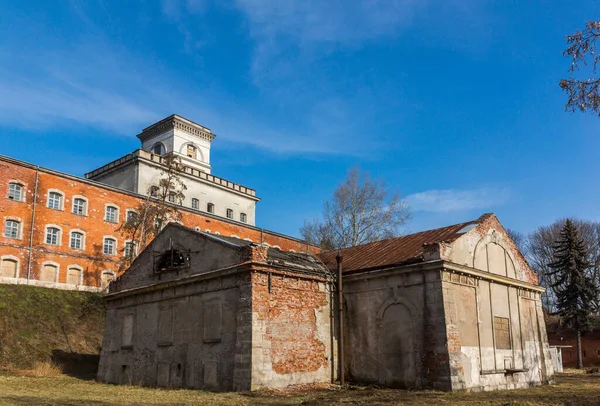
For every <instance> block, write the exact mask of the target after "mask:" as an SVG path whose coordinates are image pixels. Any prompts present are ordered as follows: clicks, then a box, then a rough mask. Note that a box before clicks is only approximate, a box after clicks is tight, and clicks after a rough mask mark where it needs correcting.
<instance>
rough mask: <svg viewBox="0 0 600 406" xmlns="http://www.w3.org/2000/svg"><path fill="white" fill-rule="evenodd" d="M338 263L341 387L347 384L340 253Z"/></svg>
mask: <svg viewBox="0 0 600 406" xmlns="http://www.w3.org/2000/svg"><path fill="white" fill-rule="evenodd" d="M335 260H336V261H337V273H338V274H337V280H338V283H337V293H338V327H339V333H338V359H339V363H340V366H339V375H340V385H344V384H345V379H344V298H343V296H342V293H343V290H342V255H341V254H340V253H339V252H338V254H337V256H336V257H335Z"/></svg>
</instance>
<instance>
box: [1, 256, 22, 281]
mask: <svg viewBox="0 0 600 406" xmlns="http://www.w3.org/2000/svg"><path fill="white" fill-rule="evenodd" d="M17 264H18V263H17V261H15V260H14V259H3V260H2V267H1V268H0V276H4V277H6V278H16V277H17Z"/></svg>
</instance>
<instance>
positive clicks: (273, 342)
mask: <svg viewBox="0 0 600 406" xmlns="http://www.w3.org/2000/svg"><path fill="white" fill-rule="evenodd" d="M338 254H340V255H341V257H342V268H343V289H344V291H343V296H342V297H343V301H344V308H343V310H344V312H343V315H344V316H343V317H344V319H343V321H344V323H343V326H344V328H343V329H342V330H343V333H344V337H345V339H344V340H343V342H344V348H343V351H342V354H344V355H343V356H344V361H345V362H344V364H345V367H344V372H345V376H346V377H347V379H348V380H349V381H352V382H357V383H374V384H380V385H385V386H391V387H404V388H436V389H440V390H461V389H472V390H492V389H511V388H520V387H527V386H533V385H540V384H544V383H548V382H549V381H551V380H552V377H553V374H554V371H553V367H552V363H551V360H550V352H549V346H548V338H547V335H546V330H545V325H544V319H543V314H542V308H541V301H540V295H541V293H542V292H543V288H541V287H540V286H539V285H538V283H537V276H536V274H535V272H533V271H532V270H531V268H529V266H528V265H527V262H526V261H525V259H524V257H523V256H522V254H521V253H520V252H519V250H518V249H517V247H516V245H515V244H514V242H513V241H512V240H511V239H510V238H509V237H508V234H507V233H506V230H505V229H504V228H503V227H502V225H501V224H500V223H499V221H498V220H497V218H496V217H495V216H494V215H493V214H486V215H483V216H482V217H480V218H479V219H477V220H475V221H471V222H466V223H461V224H456V225H452V226H449V227H444V228H439V229H435V230H430V231H425V232H421V233H416V234H411V235H407V236H403V237H399V238H393V239H388V240H383V241H379V242H375V243H370V244H365V245H361V246H357V247H353V248H348V249H344V250H341V251H339V253H338V252H325V253H322V254H320V256H319V257H313V256H310V255H308V254H301V253H296V252H290V251H287V252H286V251H281V250H279V249H275V248H270V247H267V246H263V245H257V244H254V243H252V242H249V241H245V240H240V239H237V238H234V237H223V236H216V235H211V234H207V233H202V232H198V231H194V230H192V229H189V228H186V227H183V226H181V225H178V224H170V225H168V226H167V227H166V228H165V229H164V230H163V231H162V232H161V233H160V234H159V235H158V236H157V237H156V239H155V240H154V241H153V243H152V244H151V245H149V246H148V247H147V248H146V249H145V250H144V251H143V252H142V254H141V255H140V256H139V257H138V258H137V259H136V260H135V261H134V263H133V264H132V266H131V267H130V268H129V269H128V270H127V271H126V272H125V273H123V275H121V276H120V277H119V278H118V279H117V280H116V281H115V282H113V283H112V284H111V286H110V293H109V295H108V296H107V303H108V313H107V320H106V328H105V332H104V338H103V347H102V352H101V358H100V366H99V370H98V378H99V379H100V380H102V381H105V382H111V383H122V384H140V385H148V386H160V387H185V388H200V389H216V390H251V389H258V388H262V387H283V386H288V385H293V384H306V383H327V382H331V381H333V380H335V379H337V369H338V368H337V367H338V365H339V359H338V351H337V343H338V341H337V338H338V334H339V331H338V328H337V327H338V325H339V324H338V323H337V315H338V314H339V312H338V311H337V310H338V309H336V306H335V303H336V302H337V299H336V291H335V286H336V278H335V272H334V271H335V268H336V255H338ZM340 341H341V340H340Z"/></svg>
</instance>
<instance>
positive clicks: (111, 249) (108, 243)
mask: <svg viewBox="0 0 600 406" xmlns="http://www.w3.org/2000/svg"><path fill="white" fill-rule="evenodd" d="M116 245H117V242H116V241H115V239H114V238H105V239H104V244H103V245H102V253H103V254H104V255H115V246H116Z"/></svg>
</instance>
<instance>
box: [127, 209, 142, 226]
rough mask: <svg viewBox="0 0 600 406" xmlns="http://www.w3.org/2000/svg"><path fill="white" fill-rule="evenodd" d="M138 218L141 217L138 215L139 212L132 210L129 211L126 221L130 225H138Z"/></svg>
mask: <svg viewBox="0 0 600 406" xmlns="http://www.w3.org/2000/svg"><path fill="white" fill-rule="evenodd" d="M138 217H139V216H138V214H137V211H135V210H132V209H128V210H127V215H126V221H127V222H128V223H133V224H135V223H137V221H138Z"/></svg>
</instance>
